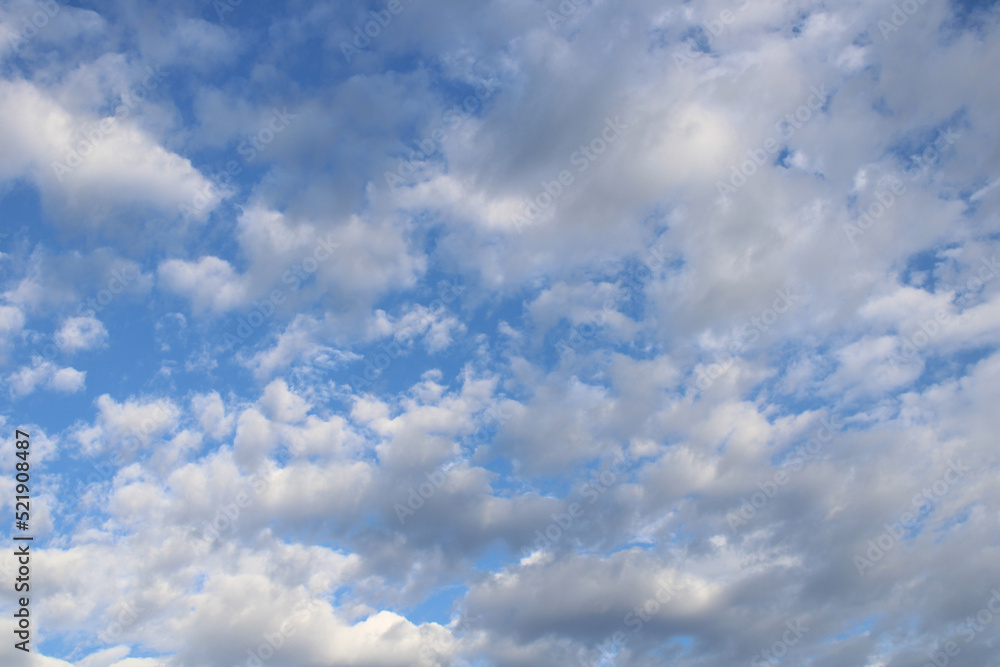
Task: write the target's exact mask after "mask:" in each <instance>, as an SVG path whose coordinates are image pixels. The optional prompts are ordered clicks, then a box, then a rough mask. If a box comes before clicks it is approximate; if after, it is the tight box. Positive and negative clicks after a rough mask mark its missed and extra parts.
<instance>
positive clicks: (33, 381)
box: [5, 356, 87, 397]
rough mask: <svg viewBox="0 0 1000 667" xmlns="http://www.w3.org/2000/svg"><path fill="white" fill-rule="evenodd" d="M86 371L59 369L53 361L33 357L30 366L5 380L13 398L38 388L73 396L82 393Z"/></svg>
mask: <svg viewBox="0 0 1000 667" xmlns="http://www.w3.org/2000/svg"><path fill="white" fill-rule="evenodd" d="M86 377H87V373H86V371H78V370H77V369H75V368H71V367H66V368H59V367H58V366H56V365H55V364H54V363H52V362H51V361H47V360H45V359H43V358H42V357H37V356H36V357H32V359H31V365H30V366H22V367H21V368H20V369H19V370H18V371H16V372H14V373H11V374H10V375H8V376H7V377H6V378H5V380H6V382H7V384H8V386H9V390H10V393H11V395H12V396H15V397H20V396H27V395H28V394H31V393H33V392H34V391H35V390H36V389H37V388H38V387H43V386H44V387H46V388H48V389H51V390H54V391H59V392H64V393H67V394H73V393H76V392H78V391H82V390H83V387H84V380H85V379H86Z"/></svg>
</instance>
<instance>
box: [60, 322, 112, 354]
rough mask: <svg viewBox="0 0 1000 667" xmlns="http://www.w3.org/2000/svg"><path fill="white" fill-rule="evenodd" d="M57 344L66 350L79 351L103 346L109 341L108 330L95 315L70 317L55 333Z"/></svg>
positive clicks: (70, 351)
mask: <svg viewBox="0 0 1000 667" xmlns="http://www.w3.org/2000/svg"><path fill="white" fill-rule="evenodd" d="M55 339H56V344H57V345H58V346H59V349H61V350H62V351H64V352H69V353H73V352H78V351H80V350H92V349H94V348H97V347H102V346H104V345H105V344H106V343H107V340H108V330H107V329H105V328H104V324H103V323H102V322H101V321H100V320H98V319H96V318H94V317H70V318H68V319H66V321H64V322H63V323H62V326H61V327H60V328H59V331H57V332H56V334H55Z"/></svg>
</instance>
